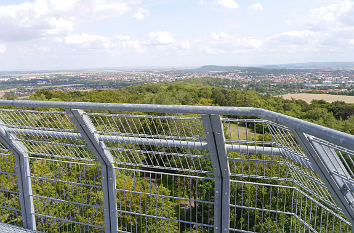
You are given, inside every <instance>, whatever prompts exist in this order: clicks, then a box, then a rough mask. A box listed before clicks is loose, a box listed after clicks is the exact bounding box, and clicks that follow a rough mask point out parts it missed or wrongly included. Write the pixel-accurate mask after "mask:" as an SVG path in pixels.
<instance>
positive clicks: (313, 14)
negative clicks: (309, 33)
mask: <svg viewBox="0 0 354 233" xmlns="http://www.w3.org/2000/svg"><path fill="white" fill-rule="evenodd" d="M306 18H307V19H308V24H309V25H311V26H312V28H314V29H316V30H324V29H331V28H333V27H341V26H353V25H354V2H353V1H350V0H343V1H335V2H334V3H333V4H331V5H328V6H325V7H320V8H315V9H312V10H311V11H310V14H309V16H308V17H306Z"/></svg>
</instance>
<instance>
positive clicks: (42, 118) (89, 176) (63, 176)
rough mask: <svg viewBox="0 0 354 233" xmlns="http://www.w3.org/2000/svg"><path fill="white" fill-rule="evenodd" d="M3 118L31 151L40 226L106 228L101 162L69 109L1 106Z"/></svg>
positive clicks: (42, 228) (67, 229)
mask: <svg viewBox="0 0 354 233" xmlns="http://www.w3.org/2000/svg"><path fill="white" fill-rule="evenodd" d="M0 119H1V120H2V122H3V123H4V124H3V126H5V127H7V128H8V130H9V131H10V132H11V133H12V134H13V135H14V136H15V138H14V141H16V142H17V143H19V145H20V146H21V147H22V148H23V149H24V150H25V151H26V152H27V153H28V156H29V167H30V174H31V175H30V177H31V181H32V191H33V204H34V213H32V214H33V215H34V216H35V219H36V225H37V229H39V230H40V231H44V232H53V231H58V232H102V231H103V226H104V218H103V200H102V177H101V172H100V171H101V167H100V165H99V163H98V162H95V161H96V158H95V156H94V155H93V154H92V152H91V151H89V150H88V149H87V145H86V143H85V141H83V140H82V139H81V138H79V137H78V135H77V132H76V129H75V126H74V125H73V124H72V122H71V120H70V119H69V118H68V116H67V115H66V113H65V112H48V111H34V110H1V111H0ZM68 135H69V136H68ZM70 135H71V136H70ZM82 161H85V162H84V163H83V162H82Z"/></svg>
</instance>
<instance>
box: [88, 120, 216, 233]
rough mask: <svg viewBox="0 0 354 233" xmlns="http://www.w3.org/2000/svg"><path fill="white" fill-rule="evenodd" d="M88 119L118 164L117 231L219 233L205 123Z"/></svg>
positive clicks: (195, 121)
mask: <svg viewBox="0 0 354 233" xmlns="http://www.w3.org/2000/svg"><path fill="white" fill-rule="evenodd" d="M88 115H89V116H90V118H91V121H92V122H93V123H94V124H95V127H96V129H97V130H98V133H99V134H100V136H101V139H102V140H103V141H105V143H106V146H107V147H108V148H109V150H110V151H111V153H112V155H113V157H114V159H115V161H114V162H115V166H116V175H117V183H116V192H117V209H118V232H214V229H213V228H214V185H215V181H214V178H213V174H212V168H211V162H210V159H209V154H208V151H207V150H206V149H203V148H201V147H202V145H203V142H204V144H205V133H204V129H203V125H202V122H201V120H200V118H195V117H181V116H147V115H122V114H98V113H89V114H88Z"/></svg>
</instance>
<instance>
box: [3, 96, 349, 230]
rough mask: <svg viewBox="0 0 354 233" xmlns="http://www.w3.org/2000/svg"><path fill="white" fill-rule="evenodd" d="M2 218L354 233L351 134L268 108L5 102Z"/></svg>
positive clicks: (43, 223) (61, 225)
mask: <svg viewBox="0 0 354 233" xmlns="http://www.w3.org/2000/svg"><path fill="white" fill-rule="evenodd" d="M2 221H3V222H9V221H11V222H14V224H15V225H17V226H24V227H26V228H27V229H29V230H25V229H22V228H19V227H16V226H11V225H8V224H4V223H0V232H1V233H2V232H4V233H7V232H36V231H33V230H37V231H40V232H107V233H117V232H141V233H143V232H156V233H160V232H171V233H177V232H182V233H187V232H198V233H199V232H203V233H210V232H215V233H230V232H284V233H285V232H327V233H330V232H331V233H350V232H351V233H354V227H353V223H354V136H353V135H349V134H346V133H343V132H339V131H336V130H333V129H329V128H326V127H323V126H319V125H316V124H313V123H309V122H306V121H303V120H300V119H296V118H293V117H290V116H286V115H283V114H279V113H276V112H272V111H268V110H265V109H259V108H248V107H216V106H213V107H206V106H181V105H178V106H174V105H149V104H118V103H117V104H115V103H83V102H80V103H75V102H59V101H58V102H57V101H25V100H14V101H10V100H0V222H2Z"/></svg>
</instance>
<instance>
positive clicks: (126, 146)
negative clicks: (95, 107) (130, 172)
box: [88, 113, 211, 172]
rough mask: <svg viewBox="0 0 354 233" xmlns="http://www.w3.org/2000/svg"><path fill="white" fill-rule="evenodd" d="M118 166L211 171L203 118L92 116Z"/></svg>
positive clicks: (91, 114) (90, 114)
mask: <svg viewBox="0 0 354 233" xmlns="http://www.w3.org/2000/svg"><path fill="white" fill-rule="evenodd" d="M88 115H89V116H90V117H91V120H92V122H93V123H94V125H95V127H96V128H97V130H98V131H97V133H98V134H99V135H101V136H102V137H104V138H103V140H104V141H105V142H106V146H107V147H108V148H109V149H110V151H111V153H112V155H113V156H114V159H115V162H116V164H117V165H127V166H138V167H142V168H155V169H157V168H160V169H165V170H166V169H167V170H174V171H189V172H208V171H209V172H210V169H211V166H210V159H209V158H208V154H207V153H208V152H207V150H205V149H201V148H200V147H201V145H202V142H205V133H204V129H203V125H202V122H201V119H200V118H195V117H173V116H147V115H121V114H98V113H89V114H88Z"/></svg>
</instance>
